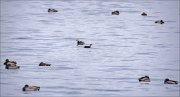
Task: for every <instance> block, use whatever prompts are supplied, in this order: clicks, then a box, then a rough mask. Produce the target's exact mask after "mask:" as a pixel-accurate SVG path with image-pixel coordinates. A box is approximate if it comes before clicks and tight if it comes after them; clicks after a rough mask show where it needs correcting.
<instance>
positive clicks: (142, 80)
mask: <svg viewBox="0 0 180 97" xmlns="http://www.w3.org/2000/svg"><path fill="white" fill-rule="evenodd" d="M138 80H139V82H150V78H149V76H144V77H141V78H139V79H138Z"/></svg>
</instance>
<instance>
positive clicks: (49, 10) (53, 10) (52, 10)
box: [48, 8, 58, 12]
mask: <svg viewBox="0 0 180 97" xmlns="http://www.w3.org/2000/svg"><path fill="white" fill-rule="evenodd" d="M48 12H58V10H56V9H52V8H49V9H48Z"/></svg>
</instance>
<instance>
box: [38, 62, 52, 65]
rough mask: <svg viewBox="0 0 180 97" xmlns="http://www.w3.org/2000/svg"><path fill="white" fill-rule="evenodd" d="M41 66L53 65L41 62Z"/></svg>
mask: <svg viewBox="0 0 180 97" xmlns="http://www.w3.org/2000/svg"><path fill="white" fill-rule="evenodd" d="M39 66H51V64H47V63H44V62H41V63H40V64H39Z"/></svg>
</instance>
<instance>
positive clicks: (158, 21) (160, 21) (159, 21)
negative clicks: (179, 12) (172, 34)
mask: <svg viewBox="0 0 180 97" xmlns="http://www.w3.org/2000/svg"><path fill="white" fill-rule="evenodd" d="M155 23H158V24H164V21H163V20H157V21H155Z"/></svg>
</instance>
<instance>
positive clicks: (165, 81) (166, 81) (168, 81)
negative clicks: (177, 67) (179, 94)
mask: <svg viewBox="0 0 180 97" xmlns="http://www.w3.org/2000/svg"><path fill="white" fill-rule="evenodd" d="M164 84H178V81H174V80H170V79H168V78H166V79H165V80H164Z"/></svg>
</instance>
